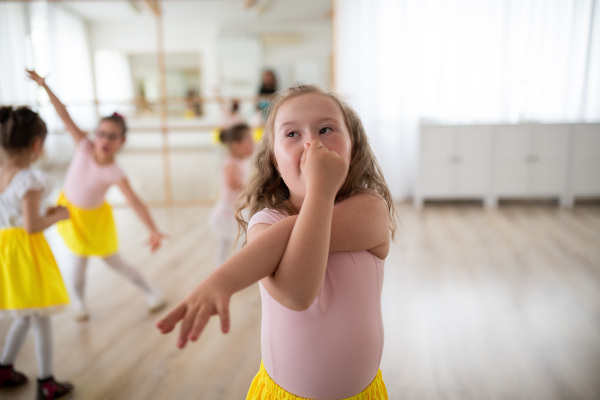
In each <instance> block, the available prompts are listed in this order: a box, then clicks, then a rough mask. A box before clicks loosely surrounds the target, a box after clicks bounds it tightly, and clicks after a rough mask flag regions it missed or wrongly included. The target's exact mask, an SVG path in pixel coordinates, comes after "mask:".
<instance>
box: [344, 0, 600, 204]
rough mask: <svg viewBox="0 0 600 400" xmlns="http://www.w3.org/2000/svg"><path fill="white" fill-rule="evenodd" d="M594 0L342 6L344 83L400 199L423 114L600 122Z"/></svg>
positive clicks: (413, 0) (349, 1) (598, 27)
mask: <svg viewBox="0 0 600 400" xmlns="http://www.w3.org/2000/svg"><path fill="white" fill-rule="evenodd" d="M594 3H595V0H571V1H568V0H505V1H492V0H488V1H472V0H343V1H337V2H336V14H335V15H336V21H335V24H334V27H335V28H334V29H335V37H336V42H337V43H336V56H337V58H336V89H337V90H338V91H339V92H340V93H342V94H343V95H345V96H346V98H347V99H348V100H349V101H350V102H351V103H352V104H353V105H354V106H355V107H356V108H357V110H358V111H359V112H360V114H361V117H362V118H363V122H364V123H365V126H366V128H367V132H368V133H369V135H370V137H371V142H372V144H373V147H374V150H375V152H376V153H377V156H378V159H379V161H380V163H381V164H382V168H383V170H384V173H385V175H386V179H387V180H388V184H389V185H390V189H391V190H392V194H393V195H394V197H395V198H397V199H403V198H406V197H409V196H410V195H411V194H412V191H413V187H414V172H415V163H416V161H417V160H416V152H417V133H418V127H419V123H420V121H422V120H436V121H440V122H445V123H477V122H519V121H591V120H595V121H597V120H600V7H599V6H598V5H597V4H594Z"/></svg>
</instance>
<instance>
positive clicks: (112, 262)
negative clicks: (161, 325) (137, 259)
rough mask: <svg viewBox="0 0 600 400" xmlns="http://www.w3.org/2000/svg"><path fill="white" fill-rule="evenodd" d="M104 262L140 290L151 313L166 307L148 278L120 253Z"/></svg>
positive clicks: (105, 259)
mask: <svg viewBox="0 0 600 400" xmlns="http://www.w3.org/2000/svg"><path fill="white" fill-rule="evenodd" d="M104 261H105V262H106V263H107V264H108V265H109V266H110V267H111V268H112V269H114V270H115V271H116V272H118V273H120V274H121V275H123V276H124V277H125V278H127V279H128V280H129V281H130V282H131V283H133V284H134V285H135V286H137V287H138V288H140V289H141V290H142V291H143V292H144V293H145V294H146V299H147V300H148V306H149V308H150V311H151V312H154V311H158V310H160V309H162V308H163V307H164V306H165V304H166V303H165V302H164V301H163V300H162V299H161V297H160V295H159V294H158V293H157V292H156V291H155V290H154V289H153V288H152V286H150V284H149V283H148V281H147V280H146V278H144V276H143V275H142V274H141V273H140V272H139V271H138V270H137V269H135V268H133V267H132V266H131V265H129V264H127V263H126V262H125V260H123V258H121V255H120V254H119V253H117V254H113V255H112V256H110V257H105V258H104Z"/></svg>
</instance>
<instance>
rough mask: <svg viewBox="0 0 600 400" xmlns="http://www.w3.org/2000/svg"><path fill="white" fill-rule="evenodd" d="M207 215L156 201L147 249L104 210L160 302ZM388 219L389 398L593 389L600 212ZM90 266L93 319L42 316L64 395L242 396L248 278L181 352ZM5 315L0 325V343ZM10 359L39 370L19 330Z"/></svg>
mask: <svg viewBox="0 0 600 400" xmlns="http://www.w3.org/2000/svg"><path fill="white" fill-rule="evenodd" d="M209 212H210V209H209V208H208V207H188V208H155V209H153V210H152V213H153V215H154V216H155V218H156V220H157V221H158V224H159V226H160V227H162V229H163V230H164V231H166V232H167V233H168V234H169V236H170V239H169V241H168V242H167V243H166V244H165V246H164V248H163V249H161V250H160V251H159V252H157V253H156V254H154V255H151V254H150V253H149V252H148V251H147V250H146V249H145V247H144V243H143V242H144V241H145V239H146V233H145V231H144V229H143V227H142V226H141V224H140V223H139V222H138V221H137V220H136V218H135V216H134V214H133V212H132V211H131V210H130V209H127V208H117V209H116V210H115V215H116V219H117V224H118V228H119V233H120V242H121V249H122V254H123V256H124V257H125V258H126V259H127V260H129V261H130V262H131V263H132V264H134V265H136V266H138V267H139V268H140V269H141V270H143V272H144V273H145V274H146V275H147V276H148V277H149V279H150V280H151V281H152V282H153V283H154V284H155V285H156V286H157V287H158V288H160V290H161V291H162V293H163V294H164V296H165V297H166V298H167V299H168V300H169V301H170V303H171V305H174V304H175V303H176V302H177V301H178V300H179V299H181V298H182V297H183V296H184V295H185V294H187V293H188V292H189V291H190V290H191V289H192V288H193V287H194V286H195V285H196V284H197V282H199V281H200V280H201V279H202V278H203V277H204V276H206V275H207V274H209V273H210V272H211V271H212V269H213V250H214V243H215V242H214V239H213V238H212V236H211V231H210V229H209V227H208V224H207V218H208V215H209ZM399 214H400V218H401V227H400V230H399V233H398V237H397V239H396V242H395V243H394V245H393V246H392V249H391V252H390V255H389V257H388V259H387V262H386V272H385V274H386V275H385V283H384V292H383V315H384V323H385V338H386V342H385V349H384V355H383V360H382V363H381V369H382V371H383V376H384V380H385V382H386V384H387V388H388V392H389V396H390V399H407V400H408V399H410V400H413V399H414V400H427V399H474V400H475V399H477V400H479V399H502V400H504V399H511V400H513V399H514V400H519V399H522V400H538V399H547V400H565V399H568V400H595V399H596V400H597V399H599V398H600V378H599V377H600V207H598V206H594V205H584V206H579V207H577V208H575V209H574V210H571V211H566V210H560V209H558V208H556V207H553V206H545V205H507V206H503V207H501V208H499V209H498V210H495V211H491V210H484V209H482V208H481V207H479V206H472V205H433V206H428V207H426V208H425V209H424V210H423V211H416V210H414V209H413V208H412V207H410V206H408V205H400V206H399ZM47 236H48V238H49V241H50V243H51V245H52V247H53V249H54V251H55V254H56V257H57V259H58V260H59V262H60V264H61V269H63V272H64V273H65V274H68V273H69V269H68V268H69V265H68V253H67V252H66V250H65V249H64V247H61V246H62V245H61V243H60V241H59V240H57V238H56V233H55V232H54V231H53V230H50V231H49V232H48V233H47ZM88 272H89V273H88V291H87V293H88V301H89V308H90V312H91V319H90V321H89V322H87V323H76V322H74V321H73V320H72V318H71V315H70V314H69V313H68V312H66V313H62V314H59V315H56V316H55V317H53V327H54V336H55V337H54V340H55V374H56V376H57V377H58V378H59V379H64V380H69V381H71V382H73V383H74V384H75V385H76V392H75V394H74V396H72V398H74V399H84V400H88V399H89V400H95V399H207V400H219V399H243V398H245V393H246V390H247V388H248V386H249V384H250V381H251V379H252V377H253V376H254V374H255V373H256V371H257V370H258V366H259V363H260V297H259V294H258V289H257V287H256V286H252V287H250V288H248V289H246V290H244V291H243V292H241V293H240V294H237V295H236V296H234V298H233V300H232V303H231V313H232V330H231V332H230V334H228V335H225V336H223V335H221V334H220V331H219V326H218V322H217V321H216V320H213V321H212V322H211V323H210V324H209V326H208V327H207V329H206V332H205V334H204V335H203V336H202V337H201V338H200V340H199V341H198V342H197V343H195V344H192V345H191V346H189V347H188V348H187V349H185V350H184V351H180V350H178V349H176V348H175V336H174V335H173V334H171V335H169V336H161V335H160V334H159V333H158V331H157V330H156V329H155V328H154V324H155V322H156V320H157V318H158V317H157V316H155V315H148V314H147V313H146V309H145V301H144V297H143V296H142V295H141V294H140V292H139V291H137V290H136V289H135V288H134V287H132V286H131V285H130V284H128V282H126V281H125V280H123V279H121V278H120V277H118V276H116V275H115V274H114V273H113V272H112V271H110V270H108V268H107V267H106V266H105V265H103V264H102V262H101V261H99V260H92V261H91V262H90V265H89V271H88ZM8 325H9V321H7V320H0V343H3V342H4V338H5V336H6V332H7V329H8ZM16 365H17V367H18V369H20V370H21V371H23V372H25V373H27V375H28V376H29V377H30V378H32V379H33V378H35V375H36V372H37V365H36V360H35V351H34V346H33V340H32V338H31V335H30V337H29V338H28V340H27V341H26V343H25V346H24V348H23V350H22V351H21V354H20V355H19V357H18V359H17V363H16ZM34 390H35V385H34V384H32V383H30V384H29V385H28V386H27V387H24V388H20V389H17V390H13V391H2V392H0V398H2V399H5V398H6V399H15V400H20V399H31V398H33V397H34Z"/></svg>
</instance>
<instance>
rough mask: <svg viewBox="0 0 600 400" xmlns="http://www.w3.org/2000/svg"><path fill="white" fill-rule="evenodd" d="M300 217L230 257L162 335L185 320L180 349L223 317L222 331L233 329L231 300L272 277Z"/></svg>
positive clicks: (166, 321)
mask: <svg viewBox="0 0 600 400" xmlns="http://www.w3.org/2000/svg"><path fill="white" fill-rule="evenodd" d="M296 219H297V216H292V217H287V218H285V219H283V220H281V221H279V222H277V223H275V224H273V225H272V226H271V227H270V229H269V232H265V233H264V234H263V235H261V237H260V238H257V239H255V240H254V241H253V242H252V243H249V244H248V245H247V246H246V247H244V248H243V249H241V250H240V251H239V252H237V253H236V254H234V255H233V256H232V257H231V258H229V259H228V260H227V261H225V263H224V264H223V265H221V267H219V268H218V269H217V270H216V271H214V272H213V273H212V274H211V275H209V277H208V278H206V279H205V280H204V281H202V282H201V283H200V284H199V285H198V286H197V287H196V288H195V289H194V290H193V291H192V293H190V294H189V295H188V296H187V297H186V298H185V299H184V300H183V301H182V302H181V303H179V305H178V306H177V307H175V308H174V309H173V310H172V311H171V312H170V313H169V314H167V316H166V317H164V318H163V319H161V320H160V321H159V322H158V323H157V325H156V326H157V328H158V329H159V330H160V331H161V332H162V333H169V332H171V331H172V330H173V329H174V328H175V326H176V325H177V324H178V323H179V322H180V321H181V322H182V323H181V329H180V333H179V338H178V340H177V346H178V347H179V348H183V347H185V345H186V343H187V342H188V341H189V340H191V341H196V339H198V336H200V334H201V333H202V330H203V329H204V327H205V325H206V323H207V322H208V319H209V318H210V317H211V316H212V315H217V314H218V315H219V317H220V319H221V329H222V331H223V332H224V333H227V332H228V330H229V308H228V305H229V299H230V298H231V296H232V295H233V294H234V293H235V292H238V291H240V290H242V289H244V288H246V287H248V286H250V285H252V284H253V283H255V282H258V281H259V280H261V279H262V278H264V277H265V276H268V275H272V274H273V273H274V271H275V268H277V265H279V262H280V261H281V257H282V256H283V252H284V250H285V246H286V244H287V242H288V240H289V238H290V234H291V232H292V227H293V226H294V223H295V222H296Z"/></svg>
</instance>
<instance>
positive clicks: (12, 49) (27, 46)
mask: <svg viewBox="0 0 600 400" xmlns="http://www.w3.org/2000/svg"><path fill="white" fill-rule="evenodd" d="M32 58H33V56H32V50H31V40H30V36H29V23H28V15H27V4H26V3H18V2H0V59H2V61H1V62H0V104H3V105H20V104H30V103H31V102H32V101H33V100H34V99H35V88H34V87H32V86H31V85H28V84H27V82H26V80H25V71H24V66H25V65H28V64H31V62H32Z"/></svg>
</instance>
